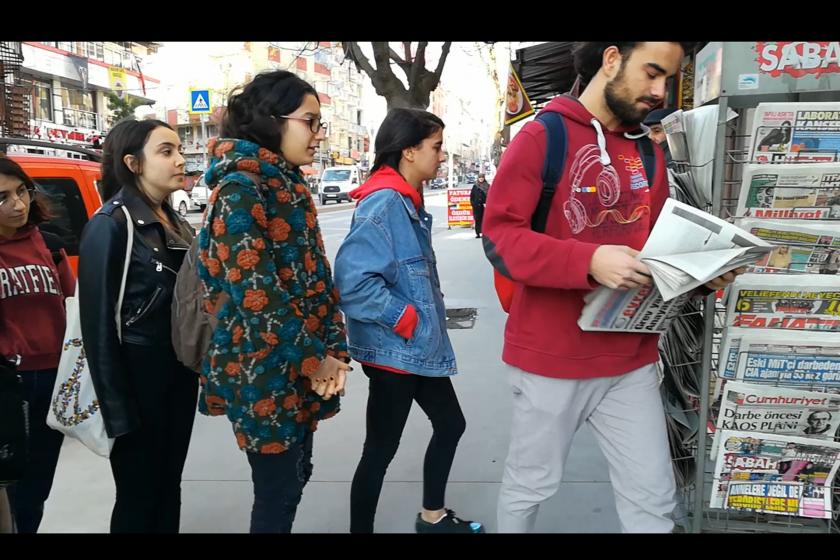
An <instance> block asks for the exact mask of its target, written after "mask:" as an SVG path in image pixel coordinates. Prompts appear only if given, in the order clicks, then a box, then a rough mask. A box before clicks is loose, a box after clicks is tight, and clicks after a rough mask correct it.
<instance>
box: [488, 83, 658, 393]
mask: <svg viewBox="0 0 840 560" xmlns="http://www.w3.org/2000/svg"><path fill="white" fill-rule="evenodd" d="M545 111H553V112H557V113H560V114H562V115H563V117H564V120H565V124H566V130H567V142H566V160H565V165H564V168H563V173H562V174H561V176H560V180H559V182H558V183H557V191H556V193H555V195H554V198H553V200H552V204H551V208H550V210H549V213H548V220H547V222H546V230H545V234H540V233H537V232H534V231H533V230H532V229H531V224H530V222H531V216H533V214H534V211H535V209H536V207H537V202H538V200H539V196H540V192H541V190H542V178H541V175H542V169H543V164H544V161H545V152H546V141H547V139H546V134H545V129H544V128H543V126H542V124H541V123H538V122H530V123H528V124H526V125H525V126H524V127H523V128H522V130H521V131H520V132H519V134H517V135H516V136H515V137H514V139H513V140H512V142H511V143H510V145H509V146H508V149H507V151H506V152H505V154H504V156H503V157H502V161H501V164H500V166H499V169H498V172H497V174H496V178H495V180H494V182H493V188H492V189H491V190H490V198H489V200H488V201H487V206H486V208H485V216H484V224H483V230H484V234H485V238H486V239H485V247H486V249H487V253H488V257H489V258H490V259H491V261H492V262H493V263H494V264H495V265H497V266H499V267H500V268H501V269H503V270H507V271H508V273H509V275H510V277H511V278H512V279H513V280H514V281H515V282H517V286H516V288H515V291H514V296H513V302H512V305H511V309H510V315H509V317H508V321H507V325H506V327H505V347H504V351H503V354H502V358H503V360H504V361H505V362H506V363H508V364H511V365H513V366H516V367H518V368H520V369H523V370H525V371H528V372H531V373H537V374H540V375H545V376H549V377H559V378H592V377H603V376H611V375H620V374H622V373H627V372H629V371H632V370H634V369H637V368H638V367H641V366H643V365H646V364H649V363H653V362H655V361H656V360H657V359H658V352H657V347H656V346H657V342H658V336H656V335H646V334H635V333H600V332H598V333H596V332H583V331H581V330H580V328H579V327H578V325H577V320H578V318H579V317H580V313H581V310H582V309H583V304H584V302H583V298H584V296H586V294H587V293H589V292H590V291H591V290H592V289H593V288H595V287H597V283H596V282H595V281H594V279H593V278H592V277H591V276H589V265H590V263H591V261H592V255H593V254H594V253H595V250H596V249H597V248H598V247H599V246H600V245H627V246H629V247H632V248H633V249H637V250H640V249H641V248H642V247H643V246H644V244H645V241H647V238H648V236H649V235H650V231H651V229H652V228H653V224H654V222H655V221H656V218H657V216H658V215H659V212H660V210H661V209H662V205H663V204H664V203H665V199H666V198H667V197H668V183H667V176H666V174H665V164H664V161H663V156H662V152H661V148H659V147H654V151H655V154H656V160H657V163H656V177H655V178H654V179H653V180H652V181H651V178H649V177H647V176H646V173H645V170H644V166H643V163H642V158H641V154H640V153H639V150H638V146H637V142H636V140H637V138H638V137H639V136H640V135H641V132H640V131H637V130H635V127H634V128H633V129H631V128H630V127H623V128H618V129H615V130H607V129H605V128H604V127H603V125H602V124H601V123H600V122H599V121H598V120H597V119H596V118H595V117H594V116H593V115H592V114H591V113H590V112H589V111H587V110H586V108H585V107H584V106H583V105H582V104H581V103H580V102H579V101H577V100H576V99H574V98H571V97H567V96H561V97H557V98H555V99H554V100H552V101H551V102H550V103H549V104H548V106H547V107H546V108H545ZM651 183H652V184H651Z"/></svg>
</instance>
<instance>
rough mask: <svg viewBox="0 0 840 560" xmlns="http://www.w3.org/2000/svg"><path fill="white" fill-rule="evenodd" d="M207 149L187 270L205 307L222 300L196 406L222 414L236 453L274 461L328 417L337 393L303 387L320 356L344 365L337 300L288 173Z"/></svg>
mask: <svg viewBox="0 0 840 560" xmlns="http://www.w3.org/2000/svg"><path fill="white" fill-rule="evenodd" d="M208 150H209V151H210V153H211V154H212V155H213V156H214V158H213V161H212V162H211V164H210V167H209V168H208V171H207V173H206V175H205V178H206V181H207V184H208V185H209V186H210V187H211V188H212V189H213V191H212V195H211V196H212V198H211V201H208V206H207V210H206V214H205V218H204V227H202V229H201V232H200V234H199V250H200V258H199V261H200V262H199V265H198V271H199V275H200V277H201V280H202V282H203V284H204V289H205V294H206V295H205V298H206V300H211V299H212V300H213V301H215V298H217V297H218V296H219V295H220V294H221V293H222V292H224V293H226V294H227V295H228V296H229V298H228V301H227V302H226V303H225V304H224V305H223V306H221V309H220V310H219V311H218V313H217V319H218V326H217V327H216V330H215V331H214V333H213V339H212V341H211V344H210V349H209V351H208V356H207V359H206V360H205V363H204V367H203V371H202V374H201V381H202V397H201V399H200V400H199V409H200V410H201V411H202V412H203V413H205V414H226V416H227V417H228V419H230V420H231V422H232V424H233V431H234V434H235V436H236V442H237V445H238V446H239V448H240V449H242V450H244V451H248V452H252V453H265V454H269V453H282V452H284V451H285V450H286V449H288V448H289V447H290V446H291V445H294V444H296V443H299V442H300V441H302V440H303V438H304V436H305V434H306V432H307V431H313V430H315V429H316V427H317V424H318V421H319V420H323V419H326V418H329V417H331V416H334V415H335V414H336V413H337V412H338V410H339V402H340V401H339V397H338V396H335V397H333V398H331V399H330V400H323V399H322V398H321V397H319V396H318V395H317V394H316V393H315V392H314V391H312V390H311V386H310V383H309V376H311V375H312V373H314V372H315V371H317V369H318V367H319V366H320V363H321V361H322V360H323V358H324V357H325V356H326V355H332V356H335V357H336V358H338V359H346V358H347V357H348V354H347V343H346V335H345V331H344V324H343V320H342V316H341V313H340V312H339V310H338V293H337V292H336V290H335V289H334V286H333V282H332V271H331V268H330V264H329V262H328V261H327V257H326V252H325V251H324V244H323V240H322V238H321V231H320V227H319V226H318V221H317V217H316V216H317V212H316V210H315V206H314V202H313V200H312V195H311V194H310V192H309V189H307V188H306V187H305V182H304V180H303V177H302V176H301V174H300V171H299V170H297V169H291V168H289V167H288V165H287V164H286V162H285V161H284V160H283V159H282V157H281V156H279V155H278V154H275V153H272V152H271V151H269V150H266V149H264V148H260V147H259V146H257V145H256V144H253V143H251V142H247V141H244V140H234V139H214V140H213V141H212V142H211V143H210V145H209V147H208ZM252 174H255V175H259V184H255V183H254V175H252Z"/></svg>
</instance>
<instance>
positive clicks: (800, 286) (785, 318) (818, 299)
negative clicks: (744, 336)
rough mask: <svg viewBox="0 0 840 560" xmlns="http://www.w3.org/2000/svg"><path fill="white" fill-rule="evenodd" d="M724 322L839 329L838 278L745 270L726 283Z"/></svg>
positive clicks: (750, 325) (839, 330) (820, 329)
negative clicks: (732, 281)
mask: <svg viewBox="0 0 840 560" xmlns="http://www.w3.org/2000/svg"><path fill="white" fill-rule="evenodd" d="M727 298H728V300H727V314H726V323H727V326H735V327H745V328H759V329H793V330H801V331H828V332H840V282H838V281H837V277H836V276H834V275H822V274H779V275H775V274H744V275H741V276H739V277H738V278H737V279H736V280H735V282H734V283H733V284H732V285H731V286H729V292H728V294H727Z"/></svg>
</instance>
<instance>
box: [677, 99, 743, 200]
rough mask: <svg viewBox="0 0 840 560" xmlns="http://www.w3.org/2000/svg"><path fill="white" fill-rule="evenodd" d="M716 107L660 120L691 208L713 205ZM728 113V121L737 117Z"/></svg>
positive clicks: (711, 106) (709, 106) (681, 113)
mask: <svg viewBox="0 0 840 560" xmlns="http://www.w3.org/2000/svg"><path fill="white" fill-rule="evenodd" d="M718 113H719V107H718V105H706V106H704V107H698V108H696V109H692V110H690V111H685V112H683V111H682V110H677V111H674V112H673V113H671V114H670V115H668V116H667V117H665V118H664V119H662V128H663V129H664V130H665V134H666V138H667V140H668V149H669V151H670V152H671V158H672V159H673V161H674V162H675V163H676V166H675V167H676V169H675V175H676V176H677V177H678V178H679V180H680V182H681V184H682V185H683V186H684V187H685V194H686V195H687V198H688V200H689V201H690V203H691V204H692V205H693V206H696V207H698V208H703V207H705V206H706V205H708V204H711V202H712V170H713V162H714V146H715V133H716V131H717V124H718ZM737 116H738V114H737V113H736V112H735V111H733V110H732V109H729V110H727V119H726V120H727V121H729V120H731V119H733V118H735V117H737Z"/></svg>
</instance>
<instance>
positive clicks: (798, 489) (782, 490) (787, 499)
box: [709, 430, 840, 519]
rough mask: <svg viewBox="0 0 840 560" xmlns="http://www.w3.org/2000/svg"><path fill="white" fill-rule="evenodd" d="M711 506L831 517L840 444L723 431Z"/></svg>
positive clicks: (839, 461)
mask: <svg viewBox="0 0 840 560" xmlns="http://www.w3.org/2000/svg"><path fill="white" fill-rule="evenodd" d="M718 447H719V448H718V453H717V460H716V462H715V474H714V481H713V483H712V495H711V502H710V504H709V505H710V507H712V508H723V509H733V510H745V511H754V512H759V513H772V514H777V515H789V516H798V517H811V518H816V519H831V516H832V508H831V483H832V481H833V480H834V475H835V474H836V473H837V468H838V466H840V443H834V442H830V441H824V440H814V439H808V438H803V437H796V436H785V435H773V434H758V433H754V432H744V431H731V430H724V431H723V432H721V433H720V445H719V446H718Z"/></svg>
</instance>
